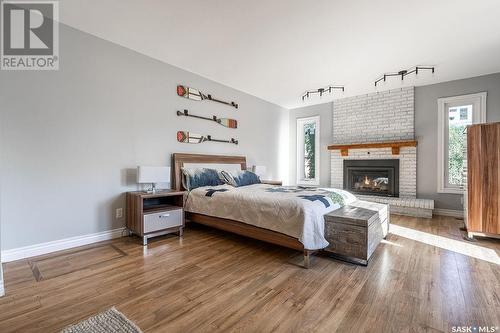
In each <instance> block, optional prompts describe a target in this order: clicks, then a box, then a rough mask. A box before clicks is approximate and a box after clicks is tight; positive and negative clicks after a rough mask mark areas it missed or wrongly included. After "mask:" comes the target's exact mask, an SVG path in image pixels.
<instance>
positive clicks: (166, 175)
mask: <svg viewBox="0 0 500 333" xmlns="http://www.w3.org/2000/svg"><path fill="white" fill-rule="evenodd" d="M137 182H138V183H139V184H151V190H148V193H156V191H157V189H156V184H157V183H168V184H170V167H151V166H138V167H137Z"/></svg>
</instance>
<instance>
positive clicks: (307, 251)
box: [304, 250, 311, 268]
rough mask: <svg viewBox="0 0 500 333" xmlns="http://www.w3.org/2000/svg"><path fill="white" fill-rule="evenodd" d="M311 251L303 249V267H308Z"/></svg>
mask: <svg viewBox="0 0 500 333" xmlns="http://www.w3.org/2000/svg"><path fill="white" fill-rule="evenodd" d="M310 255H311V251H309V250H304V268H309V262H310Z"/></svg>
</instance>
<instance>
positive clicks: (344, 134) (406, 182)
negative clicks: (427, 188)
mask: <svg viewBox="0 0 500 333" xmlns="http://www.w3.org/2000/svg"><path fill="white" fill-rule="evenodd" d="M414 138H415V130H414V88H413V87H409V88H401V89H396V90H390V91H384V92H379V93H373V94H368V95H361V96H354V97H349V98H344V99H340V100H336V101H334V102H333V144H352V143H373V142H382V141H402V140H414ZM393 158H396V159H399V160H400V162H399V171H400V173H399V198H387V197H378V196H359V195H358V197H360V198H363V199H365V200H371V201H376V202H382V203H388V204H389V205H390V209H391V213H396V214H402V215H411V216H419V217H432V210H433V208H434V201H433V200H427V199H417V149H416V147H402V148H401V149H400V153H399V155H393V154H392V151H391V148H368V149H350V150H349V155H348V156H341V153H340V151H339V150H335V151H332V152H331V178H330V180H331V186H332V187H336V188H342V187H343V179H344V178H343V172H344V167H343V160H344V159H357V160H359V159H374V160H375V159H393Z"/></svg>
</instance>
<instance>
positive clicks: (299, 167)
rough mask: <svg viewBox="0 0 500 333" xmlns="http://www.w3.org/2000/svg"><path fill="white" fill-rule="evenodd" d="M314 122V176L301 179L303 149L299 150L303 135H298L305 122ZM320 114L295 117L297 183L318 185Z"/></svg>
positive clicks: (302, 143)
mask: <svg viewBox="0 0 500 333" xmlns="http://www.w3.org/2000/svg"><path fill="white" fill-rule="evenodd" d="M311 122H314V123H316V135H315V138H314V148H315V150H316V151H315V156H314V160H315V162H314V165H315V173H314V174H315V177H314V179H311V180H305V179H301V178H302V177H301V174H302V169H303V166H302V165H301V161H302V160H303V156H302V155H303V151H302V150H301V146H303V145H304V137H303V136H302V135H300V134H301V133H302V129H303V127H304V125H305V124H306V123H311ZM320 124H321V122H320V116H319V115H317V116H312V117H306V118H297V134H296V138H297V142H296V144H297V177H296V178H297V185H312V186H319V182H320V177H319V163H320V156H319V155H320V153H321V151H320Z"/></svg>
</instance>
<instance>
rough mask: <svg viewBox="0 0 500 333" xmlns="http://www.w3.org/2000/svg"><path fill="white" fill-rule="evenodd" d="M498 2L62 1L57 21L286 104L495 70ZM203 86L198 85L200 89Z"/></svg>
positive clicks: (499, 52)
mask: <svg viewBox="0 0 500 333" xmlns="http://www.w3.org/2000/svg"><path fill="white" fill-rule="evenodd" d="M499 13H500V1H499V0H474V1H472V0H379V1H374V0H358V1H348V0H345V1H335V0H314V1H305V0H266V1H264V0H253V1H249V0H226V1H224V0H210V1H207V0H191V1H179V0H177V1H170V0H163V1H161V0H144V1H137V0H106V1H102V0H64V1H60V19H61V21H62V22H63V23H65V24H67V25H70V26H73V27H75V28H77V29H80V30H83V31H85V32H88V33H91V34H93V35H96V36H98V37H101V38H103V39H106V40H109V41H112V42H114V43H117V44H120V45H123V46H125V47H128V48H130V49H133V50H136V51H138V52H140V53H143V54H146V55H148V56H151V57H153V58H156V59H159V60H162V61H164V62H167V63H169V64H172V65H175V66H178V67H180V68H183V69H186V70H188V71H191V72H194V73H197V74H200V75H202V76H204V77H207V78H209V79H212V80H214V81H217V82H220V83H223V84H225V85H228V86H231V87H233V88H236V89H239V90H242V91H244V92H247V93H249V94H252V95H254V96H257V97H260V98H262V99H264V100H267V101H270V102H273V103H276V104H279V105H282V106H284V107H287V108H293V107H299V106H303V105H306V104H317V103H324V102H326V101H329V100H331V99H332V97H331V96H328V97H323V99H321V100H320V99H319V98H311V100H310V101H309V102H308V103H303V102H302V101H301V98H300V96H301V94H302V93H303V92H304V91H305V90H310V89H315V88H319V87H321V86H326V85H328V84H332V83H333V84H340V85H345V88H346V91H345V93H344V94H343V95H342V94H341V93H335V95H334V97H335V98H340V97H344V96H352V95H358V94H363V93H370V92H374V91H376V90H375V87H374V80H375V79H377V78H378V77H379V76H381V75H382V74H383V73H384V72H393V71H399V70H401V69H405V68H410V67H412V66H415V65H435V66H436V73H435V74H434V75H432V74H430V73H422V74H419V76H418V78H415V77H414V76H413V75H412V76H411V77H410V76H408V77H407V78H406V79H405V81H404V82H403V83H401V80H399V79H398V78H392V79H390V81H388V82H386V84H381V85H380V88H378V89H379V90H387V89H393V88H397V87H401V86H402V84H404V85H405V86H408V85H423V84H429V83H437V82H442V81H449V80H453V79H459V78H465V77H472V76H478V75H483V74H489V73H494V72H500V16H499ZM198 88H200V89H201V88H203V87H198Z"/></svg>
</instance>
